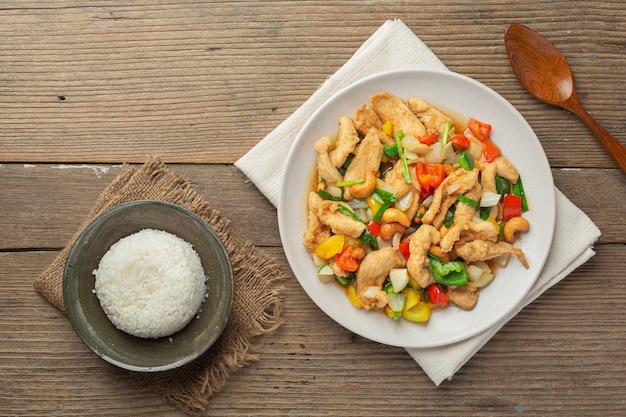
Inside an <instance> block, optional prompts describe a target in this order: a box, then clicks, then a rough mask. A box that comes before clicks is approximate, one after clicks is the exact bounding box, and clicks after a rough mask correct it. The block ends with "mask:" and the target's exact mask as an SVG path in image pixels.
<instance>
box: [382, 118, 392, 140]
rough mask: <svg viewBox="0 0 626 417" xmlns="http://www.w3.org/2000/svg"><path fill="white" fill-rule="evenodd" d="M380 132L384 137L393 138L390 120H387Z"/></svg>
mask: <svg viewBox="0 0 626 417" xmlns="http://www.w3.org/2000/svg"><path fill="white" fill-rule="evenodd" d="M382 130H383V132H384V133H385V135H387V136H389V137H393V123H391V120H387V121H386V122H385V123H384V124H383V127H382Z"/></svg>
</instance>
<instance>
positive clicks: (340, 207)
mask: <svg viewBox="0 0 626 417" xmlns="http://www.w3.org/2000/svg"><path fill="white" fill-rule="evenodd" d="M337 210H339V211H340V212H342V213H343V214H346V215H348V216H349V217H351V218H352V220H356V221H357V222H359V223H363V220H361V219H360V218H359V216H357V215H356V214H354V212H353V211H352V210H350V209H349V208H348V207H346V206H344V205H343V204H339V205H338V206H337Z"/></svg>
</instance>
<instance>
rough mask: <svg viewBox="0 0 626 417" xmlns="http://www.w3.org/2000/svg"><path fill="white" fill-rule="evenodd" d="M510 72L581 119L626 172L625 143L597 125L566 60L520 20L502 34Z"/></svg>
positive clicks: (538, 96) (537, 95) (536, 93)
mask: <svg viewBox="0 0 626 417" xmlns="http://www.w3.org/2000/svg"><path fill="white" fill-rule="evenodd" d="M504 45H505V46H506V51H507V54H508V55H509V61H511V66H512V67H513V72H514V73H515V75H516V76H517V79H518V80H519V81H520V83H522V85H523V86H524V88H526V90H528V92H529V93H530V94H531V95H533V96H534V97H535V98H536V99H537V100H539V101H542V102H544V103H547V104H552V105H555V106H558V107H561V108H564V109H566V110H569V111H570V112H572V113H574V114H575V115H576V116H578V117H579V118H580V120H582V122H583V123H584V124H585V125H586V126H587V127H588V128H589V129H590V130H591V133H593V135H594V136H595V137H596V139H597V140H598V141H599V142H600V143H601V144H602V146H604V149H606V150H607V152H608V153H609V154H610V155H611V156H612V157H613V159H614V160H615V162H617V164H618V165H619V167H620V168H621V169H622V171H623V172H624V173H626V146H624V145H623V144H621V143H620V142H619V141H618V140H617V139H616V138H615V137H614V136H613V135H611V134H610V133H609V132H608V131H607V130H606V129H605V128H603V127H602V126H600V124H599V123H598V122H596V121H595V120H594V119H593V118H592V117H591V116H590V115H589V113H587V111H586V110H585V109H584V108H583V105H582V104H581V103H580V100H579V99H578V95H577V94H576V86H575V84H574V75H573V74H572V70H571V68H570V66H569V64H568V63H567V60H566V59H565V57H564V56H563V55H561V53H560V52H559V51H558V49H556V47H555V46H554V45H552V44H551V43H550V41H548V40H547V39H546V38H544V37H543V36H541V35H540V34H538V33H537V32H535V31H534V30H532V29H530V28H528V27H526V26H524V25H521V24H519V23H515V24H512V25H511V26H509V28H508V29H507V31H506V33H505V34H504Z"/></svg>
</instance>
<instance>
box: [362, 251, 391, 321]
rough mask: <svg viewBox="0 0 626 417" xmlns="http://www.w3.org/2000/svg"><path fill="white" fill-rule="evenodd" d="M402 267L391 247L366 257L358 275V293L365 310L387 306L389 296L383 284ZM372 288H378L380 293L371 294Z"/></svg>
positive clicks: (373, 252)
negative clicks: (390, 273) (396, 269)
mask: <svg viewBox="0 0 626 417" xmlns="http://www.w3.org/2000/svg"><path fill="white" fill-rule="evenodd" d="M401 265H402V263H401V261H400V259H399V258H398V254H397V252H396V250H395V249H393V248H392V247H389V246H388V247H384V248H381V249H379V250H375V251H372V252H370V253H368V254H367V255H365V258H363V260H362V261H361V264H360V265H359V269H358V271H357V273H356V291H357V295H358V296H359V299H360V300H361V304H362V305H363V308H364V309H366V310H371V309H372V308H375V307H378V308H383V307H384V306H386V305H387V302H388V301H389V296H388V295H387V293H386V292H385V291H383V287H382V286H383V283H384V282H385V279H386V278H387V276H388V275H389V272H390V271H391V270H392V269H393V268H396V267H399V266H401ZM370 287H377V288H378V291H376V292H375V293H374V294H370V292H371V290H369V289H370Z"/></svg>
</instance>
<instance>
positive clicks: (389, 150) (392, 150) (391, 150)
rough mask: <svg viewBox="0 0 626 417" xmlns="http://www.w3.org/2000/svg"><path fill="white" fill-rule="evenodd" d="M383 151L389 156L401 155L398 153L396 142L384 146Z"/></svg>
mask: <svg viewBox="0 0 626 417" xmlns="http://www.w3.org/2000/svg"><path fill="white" fill-rule="evenodd" d="M383 153H384V154H385V155H387V157H389V158H397V157H399V156H400V155H398V145H397V144H396V143H393V144H391V145H387V146H385V147H383Z"/></svg>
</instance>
